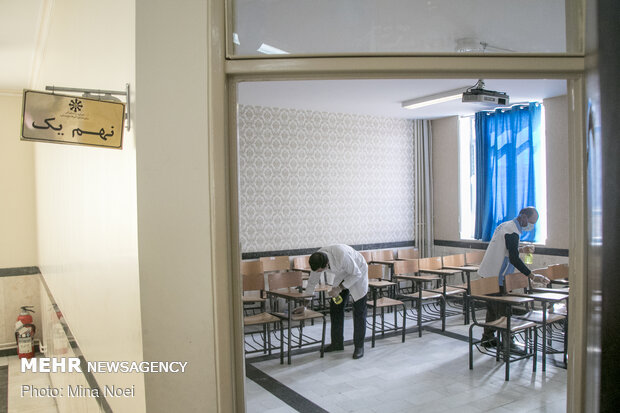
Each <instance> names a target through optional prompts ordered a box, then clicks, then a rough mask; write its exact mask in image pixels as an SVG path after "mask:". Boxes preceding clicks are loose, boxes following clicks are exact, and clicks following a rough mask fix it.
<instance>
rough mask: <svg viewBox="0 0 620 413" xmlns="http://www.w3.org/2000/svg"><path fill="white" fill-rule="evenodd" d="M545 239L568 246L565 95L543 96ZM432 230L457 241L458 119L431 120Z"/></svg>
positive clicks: (551, 244)
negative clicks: (433, 210) (545, 188)
mask: <svg viewBox="0 0 620 413" xmlns="http://www.w3.org/2000/svg"><path fill="white" fill-rule="evenodd" d="M543 104H544V106H545V126H546V129H545V134H546V141H547V148H546V149H547V220H548V224H547V242H546V246H547V247H550V248H564V249H567V248H568V240H569V234H568V225H567V222H568V168H569V165H568V108H567V103H566V96H558V97H555V98H550V99H545V100H544V101H543ZM432 128H433V197H434V198H433V202H434V208H435V214H434V230H435V239H437V240H459V239H460V235H459V199H458V177H459V170H458V118H457V117H449V118H443V119H437V120H433V121H432Z"/></svg>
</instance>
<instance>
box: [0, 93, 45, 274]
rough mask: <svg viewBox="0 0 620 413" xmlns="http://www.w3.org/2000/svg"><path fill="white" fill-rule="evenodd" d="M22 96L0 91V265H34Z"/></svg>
mask: <svg viewBox="0 0 620 413" xmlns="http://www.w3.org/2000/svg"><path fill="white" fill-rule="evenodd" d="M21 111H22V96H21V93H20V92H19V91H15V93H6V94H3V93H0V194H2V198H1V199H2V201H1V202H0V228H1V229H2V230H1V231H0V268H11V267H29V266H36V265H37V244H36V216H35V215H36V214H35V190H34V145H33V144H32V143H31V142H26V141H23V142H22V141H20V140H19V137H20V125H21V123H20V119H21Z"/></svg>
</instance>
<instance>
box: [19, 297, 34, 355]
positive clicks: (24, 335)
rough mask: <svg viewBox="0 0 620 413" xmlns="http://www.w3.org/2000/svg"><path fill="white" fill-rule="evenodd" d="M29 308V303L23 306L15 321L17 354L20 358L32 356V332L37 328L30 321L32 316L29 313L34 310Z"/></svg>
mask: <svg viewBox="0 0 620 413" xmlns="http://www.w3.org/2000/svg"><path fill="white" fill-rule="evenodd" d="M31 308H32V306H30V305H26V306H23V307H22V311H21V312H20V313H19V316H18V317H17V322H16V323H15V340H16V341H17V355H18V356H19V358H20V359H21V358H28V359H30V358H32V357H34V333H35V332H36V331H37V328H36V327H35V325H34V324H33V323H32V316H31V315H30V314H29V313H34V310H32V309H31Z"/></svg>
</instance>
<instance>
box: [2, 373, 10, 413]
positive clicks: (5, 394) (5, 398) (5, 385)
mask: <svg viewBox="0 0 620 413" xmlns="http://www.w3.org/2000/svg"><path fill="white" fill-rule="evenodd" d="M8 410H9V366H0V413H7V412H8Z"/></svg>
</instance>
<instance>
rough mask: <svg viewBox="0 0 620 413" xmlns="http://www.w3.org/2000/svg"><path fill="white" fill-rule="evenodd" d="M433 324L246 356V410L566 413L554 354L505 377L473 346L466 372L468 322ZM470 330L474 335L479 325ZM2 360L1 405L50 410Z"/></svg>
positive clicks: (42, 379) (562, 375)
mask: <svg viewBox="0 0 620 413" xmlns="http://www.w3.org/2000/svg"><path fill="white" fill-rule="evenodd" d="M351 324H352V323H351V320H349V319H348V320H347V321H346V322H345V340H350V339H351V338H352V331H351ZM411 324H413V323H411ZM439 327H440V324H439V323H434V324H431V325H430V326H429V328H430V329H431V330H432V331H428V330H425V331H424V333H423V335H422V337H418V334H417V332H412V333H409V334H407V337H406V341H405V343H402V342H401V337H400V335H396V336H392V337H388V338H383V339H379V340H377V344H376V347H375V348H371V347H370V343H366V347H365V355H364V357H363V358H362V359H360V360H353V359H352V358H351V354H352V352H353V347H352V346H351V345H349V346H347V347H345V350H344V351H342V352H336V353H326V354H325V357H324V358H322V359H321V358H320V357H319V354H318V351H314V350H313V351H311V352H304V353H302V354H295V355H294V356H293V359H292V364H291V365H287V364H284V365H280V362H279V359H278V358H277V356H276V357H274V358H271V359H266V358H263V357H255V358H249V359H248V363H247V367H246V370H247V374H248V376H250V377H252V378H246V389H245V390H246V392H245V397H246V406H247V412H248V413H264V412H271V413H285V412H297V411H299V412H332V413H339V412H356V413H372V412H377V413H379V412H380V413H390V412H392V413H405V412H414V411H423V412H425V413H426V412H428V413H430V412H446V411H458V412H459V413H467V412H476V413H478V412H497V413H501V412H511V413H515V412H565V411H566V407H565V404H566V370H565V369H563V368H561V367H560V364H561V363H560V361H561V360H560V356H559V355H556V356H553V357H554V360H555V362H554V361H551V360H550V362H549V363H548V364H547V371H546V372H545V373H543V372H542V371H541V369H542V366H541V364H540V361H539V363H538V371H537V372H536V373H533V372H532V362H531V360H523V361H519V362H516V363H514V364H512V365H511V376H510V381H509V382H506V381H504V365H503V364H502V363H498V362H496V361H495V359H494V358H492V357H489V356H485V355H482V354H480V353H478V352H476V353H475V354H474V369H473V370H469V368H468V347H467V342H466V341H463V340H466V337H467V334H468V327H467V326H464V325H463V324H462V317H460V316H454V317H451V318H449V319H448V323H447V328H446V333H441V332H440V331H439V330H438V329H439ZM320 328H321V327H320V323H319V324H317V325H315V326H314V327H307V328H306V332H307V333H310V334H313V335H314V334H316V333H317V331H319V330H320ZM475 334H476V335H477V336H479V335H480V331H477V332H476V333H475ZM327 335H328V336H329V325H328V329H327ZM369 335H370V332H368V334H367V336H369ZM327 341H329V339H327ZM1 366H8V372H7V373H5V374H8V404H7V405H8V410H6V411H8V412H9V413H10V412H20V413H22V412H23V413H57V408H56V404H55V402H54V399H53V398H37V399H32V398H28V397H20V389H21V385H22V384H36V385H37V386H38V387H46V386H48V385H49V381H47V380H48V378H47V375H44V374H33V373H30V374H22V373H21V372H20V369H19V360H18V359H17V357H16V356H11V357H0V367H1ZM4 370H5V371H6V369H4ZM1 373H2V371H1V369H0V374H1ZM266 388H267V389H266ZM2 401H3V400H2V398H0V404H1V402H2ZM2 411H3V410H2V406H0V412H2Z"/></svg>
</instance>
